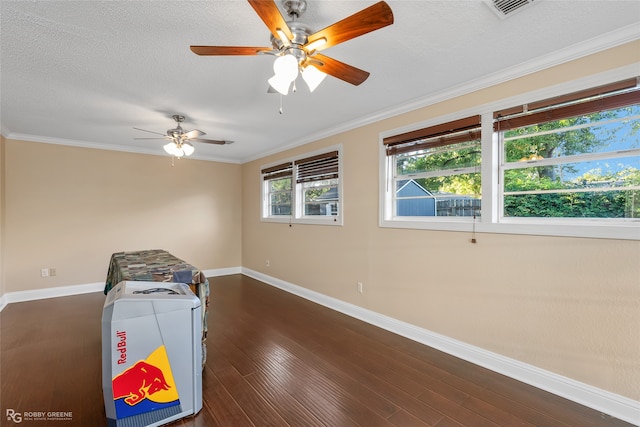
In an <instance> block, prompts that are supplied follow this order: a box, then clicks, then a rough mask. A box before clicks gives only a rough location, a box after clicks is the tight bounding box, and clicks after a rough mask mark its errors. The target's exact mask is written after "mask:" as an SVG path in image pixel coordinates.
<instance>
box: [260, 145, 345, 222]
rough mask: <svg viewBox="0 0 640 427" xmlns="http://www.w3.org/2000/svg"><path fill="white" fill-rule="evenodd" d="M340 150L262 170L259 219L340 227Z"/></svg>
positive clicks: (309, 156) (312, 155)
mask: <svg viewBox="0 0 640 427" xmlns="http://www.w3.org/2000/svg"><path fill="white" fill-rule="evenodd" d="M340 167H341V166H340V147H338V149H335V150H331V151H328V152H322V153H319V154H311V155H308V156H305V157H302V158H297V159H293V160H291V161H288V162H285V163H280V164H277V165H274V166H269V167H265V168H263V169H262V170H261V173H262V177H263V209H262V212H263V213H262V218H263V220H268V221H269V220H270V221H286V222H298V223H311V224H336V225H341V224H342V218H341V217H342V215H341V204H342V195H341V191H340V188H341V182H340Z"/></svg>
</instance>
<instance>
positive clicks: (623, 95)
mask: <svg viewBox="0 0 640 427" xmlns="http://www.w3.org/2000/svg"><path fill="white" fill-rule="evenodd" d="M637 83H638V79H637V78H633V79H628V80H624V81H621V82H617V83H613V84H610V85H606V86H600V87H597V88H593V89H588V90H584V91H580V92H575V93H572V94H568V95H564V96H559V97H555V98H550V99H547V100H543V101H538V102H535V103H531V104H526V105H521V106H517V107H512V108H508V109H504V110H500V111H497V112H495V113H494V118H495V119H496V121H495V122H494V125H493V128H494V130H496V131H504V130H509V129H516V128H519V127H523V126H530V125H533V124H537V123H546V122H552V121H556V120H562V119H567V118H570V117H577V116H582V115H586V114H592V113H598V112H601V111H606V110H612V109H615V108H622V107H626V106H629V105H634V104H638V103H640V90H639V89H640V87H638V85H637Z"/></svg>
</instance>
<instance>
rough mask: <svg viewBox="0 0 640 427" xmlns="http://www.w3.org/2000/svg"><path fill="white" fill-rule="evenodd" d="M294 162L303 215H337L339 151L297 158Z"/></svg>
mask: <svg viewBox="0 0 640 427" xmlns="http://www.w3.org/2000/svg"><path fill="white" fill-rule="evenodd" d="M294 164H295V165H296V183H297V184H298V186H299V188H300V191H299V193H300V201H301V203H302V214H303V216H337V215H338V211H339V209H338V208H339V192H338V176H339V174H338V172H339V162H338V151H331V152H328V153H323V154H319V155H316V156H311V157H307V158H304V159H300V160H296V161H295V162H294Z"/></svg>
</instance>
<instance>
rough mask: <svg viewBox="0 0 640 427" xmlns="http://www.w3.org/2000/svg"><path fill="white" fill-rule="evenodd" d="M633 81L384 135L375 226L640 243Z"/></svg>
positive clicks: (638, 108) (638, 103) (639, 125)
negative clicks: (378, 205)
mask: <svg viewBox="0 0 640 427" xmlns="http://www.w3.org/2000/svg"><path fill="white" fill-rule="evenodd" d="M628 75H629V74H627V76H628ZM601 81H602V80H601ZM638 81H639V79H638V78H636V77H634V78H631V79H627V80H623V81H617V82H616V83H608V84H605V85H602V86H597V87H591V88H589V87H587V89H584V87H585V86H582V87H580V86H579V84H580V83H579V82H578V83H574V82H572V86H574V87H575V88H576V89H579V90H578V91H576V89H573V91H567V93H568V94H562V95H560V96H557V95H558V92H556V93H552V92H550V90H551V89H547V90H544V91H540V92H544V93H545V94H546V96H540V97H538V98H536V97H534V95H531V94H529V95H527V94H524V95H520V96H517V97H514V98H513V100H515V102H514V101H513V100H512V101H507V102H504V101H500V102H496V103H494V104H492V105H484V106H479V107H477V108H476V109H475V112H480V111H482V114H481V115H472V114H473V113H474V109H468V110H465V111H464V112H462V113H461V114H460V115H458V116H457V117H464V118H457V117H456V116H454V115H452V116H447V117H445V118H443V120H439V121H438V120H435V121H429V122H426V126H425V125H423V126H421V127H419V128H418V129H417V130H411V128H408V129H409V131H407V130H406V129H403V130H401V131H400V132H389V133H388V134H383V135H381V143H382V144H381V150H380V170H381V176H380V194H381V198H380V200H381V205H380V225H381V226H383V227H384V226H387V227H400V228H420V229H431V230H450V231H468V232H472V231H478V232H492V233H514V234H539V235H558V236H577V237H604V238H620V239H640V87H639V86H638ZM602 83H605V81H602ZM550 95H551V96H550ZM554 95H555V96H554ZM527 98H528V99H527ZM535 99H542V100H541V101H535V102H530V101H531V100H535ZM527 102H528V103H527ZM514 105H517V106H515V107H514Z"/></svg>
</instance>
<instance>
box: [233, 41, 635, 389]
mask: <svg viewBox="0 0 640 427" xmlns="http://www.w3.org/2000/svg"><path fill="white" fill-rule="evenodd" d="M634 62H640V42H635V43H630V44H628V45H625V46H621V47H618V48H614V49H611V50H609V51H607V52H603V53H600V54H597V55H592V56H590V57H586V58H582V59H580V60H576V61H573V62H571V63H568V64H565V65H562V66H557V67H554V68H553V69H549V70H546V71H543V72H539V73H536V74H533V75H529V76H526V77H523V78H520V79H517V80H514V81H512V82H508V83H505V84H501V85H498V86H496V87H493V88H489V89H486V90H482V91H478V92H476V93H473V94H469V95H466V96H463V97H460V98H459V99H453V100H450V101H447V102H442V103H439V104H437V105H433V106H430V107H426V108H422V109H419V110H417V111H414V112H411V113H407V114H403V115H400V116H398V117H394V118H391V119H387V120H383V121H380V122H378V123H374V124H371V125H367V126H364V127H362V128H359V129H355V130H352V131H349V132H345V133H342V134H340V135H335V136H332V137H329V138H326V139H323V140H321V141H316V142H314V143H311V144H308V145H306V146H304V147H298V148H296V149H294V150H290V151H287V152H283V153H279V154H277V155H273V156H269V157H266V158H263V159H259V160H256V161H253V162H250V163H247V164H245V165H243V171H242V173H243V190H242V194H243V211H242V215H243V225H242V229H243V234H242V239H243V240H242V246H243V252H242V265H243V266H244V267H247V268H250V269H253V270H256V271H259V272H262V273H264V274H267V275H270V276H273V277H276V278H278V279H281V280H284V281H287V282H290V283H293V284H296V285H299V286H302V287H305V288H308V289H311V290H313V291H317V292H320V293H322V294H326V295H329V296H331V297H334V298H338V299H340V300H343V301H346V302H349V303H352V304H356V305H359V306H362V307H365V308H367V309H370V310H373V311H375V312H378V313H381V314H384V315H388V316H391V317H394V318H396V319H399V320H402V321H405V322H409V323H411V324H414V325H417V326H419V327H422V328H425V329H427V330H430V331H434V332H437V333H440V334H443V335H446V336H448V337H451V338H454V339H457V340H460V341H463V342H466V343H470V344H472V345H475V346H478V347H481V348H484V349H486V350H489V351H493V352H496V353H499V354H502V355H505V356H507V357H510V358H513V359H516V360H520V361H522V362H525V363H529V364H531V365H534V366H537V367H540V368H542V369H545V370H548V371H551V372H555V373H557V374H560V375H563V376H566V377H569V378H572V379H575V380H577V381H581V382H584V383H586V384H590V385H592V386H595V387H598V388H601V389H604V390H608V391H611V392H613V393H617V394H620V395H622V396H626V397H628V398H631V399H635V400H640V242H638V241H628V240H612V239H586V238H582V239H580V238H563V237H539V236H521V235H500V234H480V235H479V236H478V243H477V244H476V245H472V244H470V243H469V239H470V236H469V235H467V234H465V233H456V232H437V231H426V230H405V229H389V228H379V227H378V149H379V147H378V144H379V133H380V132H383V131H387V130H389V129H395V128H398V127H401V126H406V125H409V124H412V123H416V122H420V121H424V120H427V119H429V118H433V117H438V116H441V115H445V114H449V113H455V112H456V111H460V110H463V109H466V108H469V107H472V106H474V105H475V106H478V105H482V104H486V103H490V102H493V101H496V100H499V99H501V98H506V97H510V96H515V95H517V94H519V93H523V92H528V91H532V90H536V89H540V88H544V87H546V86H550V85H554V84H559V83H562V82H566V81H570V80H573V79H577V78H581V77H585V76H589V75H591V74H595V73H598V72H603V71H606V70H607V69H614V68H618V67H621V66H624V65H628V64H632V63H634ZM334 144H343V171H344V172H343V176H344V181H343V185H344V226H342V227H331V226H313V225H293V226H292V227H289V226H288V225H286V224H275V223H266V222H261V221H260V166H261V165H265V164H269V163H272V162H276V161H278V160H281V159H285V158H289V157H292V156H294V155H297V154H299V153H305V152H310V151H313V150H316V149H318V148H322V147H325V146H330V145H334ZM266 259H269V261H270V267H266V263H265V261H266ZM358 281H362V282H363V283H364V293H363V294H359V293H358V292H357V282H358Z"/></svg>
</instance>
